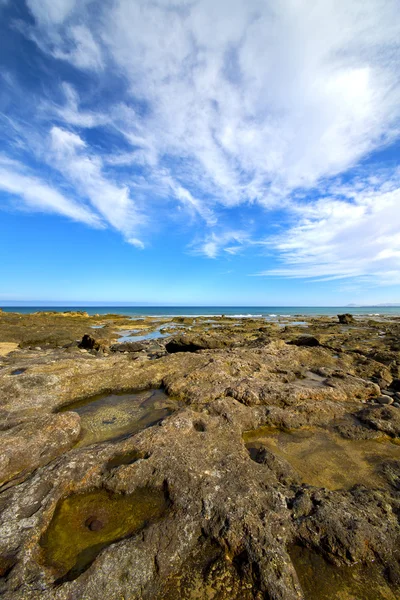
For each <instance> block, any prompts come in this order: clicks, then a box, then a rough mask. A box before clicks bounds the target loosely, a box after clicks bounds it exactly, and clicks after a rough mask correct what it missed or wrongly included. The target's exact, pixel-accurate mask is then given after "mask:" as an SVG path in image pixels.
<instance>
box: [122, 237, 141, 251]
mask: <svg viewBox="0 0 400 600" xmlns="http://www.w3.org/2000/svg"><path fill="white" fill-rule="evenodd" d="M126 241H127V242H128V244H131V245H132V246H135V247H136V248H139V250H144V244H143V242H142V241H141V240H138V239H137V238H129V239H127V240H126Z"/></svg>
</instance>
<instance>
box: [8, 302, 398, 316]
mask: <svg viewBox="0 0 400 600" xmlns="http://www.w3.org/2000/svg"><path fill="white" fill-rule="evenodd" d="M0 307H1V305H0ZM1 308H2V309H3V310H4V311H6V312H19V313H32V312H37V311H47V310H54V311H57V312H64V311H68V310H73V311H76V310H84V311H86V312H88V313H89V314H90V315H94V314H100V315H104V314H107V313H113V314H120V315H126V316H129V317H142V316H155V317H164V316H168V317H170V316H173V317H175V316H186V315H187V316H196V315H199V316H216V315H227V316H236V317H269V318H274V317H284V316H294V315H299V316H300V315H304V316H310V315H337V314H339V313H345V312H349V313H352V314H353V315H371V316H373V315H393V316H396V315H397V316H400V306H362V307H356V306H331V307H327V306H290V307H288V306H283V307H282V306H4V307H1Z"/></svg>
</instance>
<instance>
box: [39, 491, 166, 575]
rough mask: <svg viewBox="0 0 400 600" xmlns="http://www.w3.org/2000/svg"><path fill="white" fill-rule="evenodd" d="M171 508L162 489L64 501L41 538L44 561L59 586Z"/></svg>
mask: <svg viewBox="0 0 400 600" xmlns="http://www.w3.org/2000/svg"><path fill="white" fill-rule="evenodd" d="M166 508H167V502H166V499H165V495H164V493H163V491H162V490H152V489H148V488H140V489H137V490H136V491H135V492H134V493H133V494H114V493H111V492H108V491H107V490H104V489H100V490H94V491H91V492H86V493H83V494H74V495H72V496H69V497H68V498H65V499H63V500H60V501H59V503H58V505H57V507H56V510H55V512H54V515H53V518H52V521H51V523H50V525H49V527H48V529H47V531H46V532H45V533H44V534H43V536H42V538H41V539H40V546H41V547H42V549H43V556H44V562H45V563H46V564H47V565H48V566H51V567H53V568H54V570H55V573H56V576H57V577H58V578H59V579H58V583H62V582H64V581H72V580H74V579H76V578H77V577H78V576H79V575H80V574H81V573H83V571H85V570H86V569H87V568H88V567H89V566H90V565H91V563H92V562H93V561H94V559H95V558H96V556H97V555H98V554H99V552H100V551H101V550H103V548H105V547H106V546H108V545H110V544H111V543H113V542H116V541H118V540H121V539H123V538H125V537H127V536H130V535H133V534H134V533H136V532H137V531H139V530H141V529H142V528H143V527H144V526H145V525H147V524H148V522H149V521H152V520H154V519H157V518H160V517H161V516H162V515H163V514H164V512H165V510H166Z"/></svg>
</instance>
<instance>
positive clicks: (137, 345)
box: [110, 342, 146, 352]
mask: <svg viewBox="0 0 400 600" xmlns="http://www.w3.org/2000/svg"><path fill="white" fill-rule="evenodd" d="M145 348H146V344H143V343H141V342H121V343H120V344H112V346H110V350H111V352H141V351H142V350H144V349H145Z"/></svg>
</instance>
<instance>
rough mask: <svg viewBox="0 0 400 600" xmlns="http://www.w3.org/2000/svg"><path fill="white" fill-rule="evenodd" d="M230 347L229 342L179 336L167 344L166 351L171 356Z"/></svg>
mask: <svg viewBox="0 0 400 600" xmlns="http://www.w3.org/2000/svg"><path fill="white" fill-rule="evenodd" d="M228 345H229V341H227V340H223V339H213V338H206V337H197V336H178V337H175V338H173V339H172V340H171V341H169V342H167V344H165V349H166V351H167V352H168V353H169V354H174V353H175V352H196V351H197V350H211V349H216V348H224V347H225V346H228Z"/></svg>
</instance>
